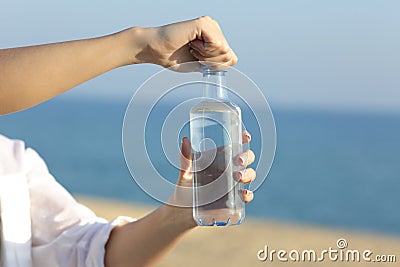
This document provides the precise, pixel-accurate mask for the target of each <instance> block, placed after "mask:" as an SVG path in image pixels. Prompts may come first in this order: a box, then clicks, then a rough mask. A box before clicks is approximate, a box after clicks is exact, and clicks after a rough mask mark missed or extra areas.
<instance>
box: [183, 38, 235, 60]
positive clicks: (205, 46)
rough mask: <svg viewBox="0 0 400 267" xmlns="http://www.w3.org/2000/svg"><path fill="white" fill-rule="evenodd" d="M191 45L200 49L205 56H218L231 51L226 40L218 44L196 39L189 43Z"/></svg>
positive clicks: (197, 49)
mask: <svg viewBox="0 0 400 267" xmlns="http://www.w3.org/2000/svg"><path fill="white" fill-rule="evenodd" d="M189 45H190V47H191V48H193V49H195V50H196V51H198V52H199V53H200V54H202V55H203V56H204V57H216V56H219V55H223V54H227V53H230V51H231V48H230V47H229V45H228V44H227V43H226V42H219V43H218V44H210V43H207V42H204V41H202V40H198V39H196V40H194V41H191V42H190V43H189Z"/></svg>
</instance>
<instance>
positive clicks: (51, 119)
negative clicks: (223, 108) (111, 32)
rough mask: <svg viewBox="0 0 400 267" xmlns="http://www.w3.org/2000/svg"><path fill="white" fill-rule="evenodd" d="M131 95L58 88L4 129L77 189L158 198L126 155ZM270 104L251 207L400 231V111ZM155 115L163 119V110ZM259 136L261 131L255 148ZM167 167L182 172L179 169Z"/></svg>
mask: <svg viewBox="0 0 400 267" xmlns="http://www.w3.org/2000/svg"><path fill="white" fill-rule="evenodd" d="M127 105H128V102H124V101H121V102H117V101H88V100H68V99H63V98H56V99H53V100H51V101H47V102H46V103H43V104H41V105H39V106H36V107H34V108H31V109H28V110H25V111H21V112H18V113H14V114H9V115H5V116H1V117H0V134H3V135H5V136H7V137H9V138H13V139H21V140H24V141H25V144H26V146H27V147H32V148H34V149H35V150H36V151H37V152H38V153H39V154H40V155H41V156H42V157H43V158H44V159H45V161H46V163H47V165H48V167H49V169H50V172H51V173H52V174H53V176H54V177H55V178H56V179H57V180H58V181H59V182H60V183H61V184H62V185H63V186H65V187H66V188H67V189H68V190H69V191H70V192H72V193H74V194H81V195H82V194H84V195H89V196H95V197H104V198H114V199H118V200H123V201H127V202H135V203H143V204H154V205H160V203H159V202H158V201H156V200H154V199H153V198H152V197H150V196H148V195H147V194H146V193H144V192H143V191H142V189H141V188H140V187H139V186H138V185H137V184H136V183H135V181H134V179H132V177H131V175H130V172H129V170H128V168H127V166H126V163H125V160H124V155H123V149H122V144H121V143H122V123H123V118H124V114H125V110H126V108H127ZM272 111H273V114H274V118H275V123H276V133H277V146H276V154H275V160H274V163H273V165H272V168H271V170H270V172H269V174H268V176H267V178H266V179H265V181H264V183H263V184H262V185H261V186H260V187H259V188H258V189H257V190H256V192H255V198H254V200H253V202H252V203H250V204H248V205H247V206H246V216H249V217H254V218H259V219H270V220H271V219H272V220H278V221H286V222H291V223H300V224H311V225H318V226H326V227H337V228H345V229H350V230H357V231H371V232H380V233H387V234H393V235H400V209H399V204H400V193H399V192H400V115H395V114H394V115H390V114H377V113H371V112H370V113H365V112H333V111H323V110H305V109H288V108H272ZM243 116H244V121H245V120H246V119H247V120H251V119H252V118H251V117H248V116H247V115H246V113H245V112H243ZM246 116H247V117H246ZM155 119H156V121H155V122H153V123H155V124H160V125H161V124H162V122H163V119H164V118H162V117H159V118H157V116H155ZM157 119H158V121H157ZM157 136H158V135H157V134H154V137H153V138H157ZM154 144H155V145H156V144H158V142H154ZM149 145H151V142H150V144H149ZM259 146H260V143H259V140H257V138H254V140H252V142H251V145H250V147H252V148H253V149H254V151H255V152H256V155H257V153H259ZM141 157H143V155H138V160H140V158H141ZM158 160H159V165H160V166H163V164H165V163H163V162H162V159H161V158H160V159H155V163H154V164H155V165H157V164H158V162H157V161H158ZM260 164H262V162H261V163H260ZM168 172H169V173H168V175H169V176H170V177H177V173H178V172H177V170H174V169H171V170H169V171H168Z"/></svg>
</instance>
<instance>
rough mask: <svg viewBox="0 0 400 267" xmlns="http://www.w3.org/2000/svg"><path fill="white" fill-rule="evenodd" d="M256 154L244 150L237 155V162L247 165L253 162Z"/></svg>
mask: <svg viewBox="0 0 400 267" xmlns="http://www.w3.org/2000/svg"><path fill="white" fill-rule="evenodd" d="M255 158H256V156H255V155H254V152H253V151H251V150H246V151H245V152H243V153H242V154H241V155H240V156H239V157H238V163H239V165H240V166H247V165H250V164H251V163H253V162H254V160H255Z"/></svg>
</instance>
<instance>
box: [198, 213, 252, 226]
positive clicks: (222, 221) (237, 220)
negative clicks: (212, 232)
mask: <svg viewBox="0 0 400 267" xmlns="http://www.w3.org/2000/svg"><path fill="white" fill-rule="evenodd" d="M193 219H194V220H195V222H196V223H197V224H198V225H199V226H234V225H239V224H241V223H242V221H243V219H244V215H238V214H231V216H228V215H224V216H221V215H220V216H214V215H204V214H202V215H201V216H193Z"/></svg>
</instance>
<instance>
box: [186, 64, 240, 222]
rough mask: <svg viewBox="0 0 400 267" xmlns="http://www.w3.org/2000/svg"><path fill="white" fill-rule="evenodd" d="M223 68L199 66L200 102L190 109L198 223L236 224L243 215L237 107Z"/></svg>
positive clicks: (195, 212)
mask: <svg viewBox="0 0 400 267" xmlns="http://www.w3.org/2000/svg"><path fill="white" fill-rule="evenodd" d="M226 73H227V72H226V71H221V70H211V69H208V68H204V69H203V77H204V82H205V84H204V101H202V102H200V103H199V104H198V105H196V106H195V107H193V108H192V109H191V111H190V139H191V143H192V152H193V159H192V160H193V202H194V205H193V218H194V220H195V221H196V222H197V224H198V225H201V226H212V225H217V226H226V225H238V224H240V223H241V222H242V220H243V219H244V216H245V209H244V202H243V199H242V190H243V185H242V183H239V182H238V178H237V177H238V175H237V172H238V171H240V170H241V167H240V166H239V165H238V163H237V162H238V160H237V158H238V155H240V153H241V152H242V118H241V110H240V108H239V107H238V106H237V105H235V104H234V103H232V102H231V101H230V100H229V98H228V92H227V90H226V88H224V86H225V74H226Z"/></svg>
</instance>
